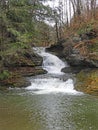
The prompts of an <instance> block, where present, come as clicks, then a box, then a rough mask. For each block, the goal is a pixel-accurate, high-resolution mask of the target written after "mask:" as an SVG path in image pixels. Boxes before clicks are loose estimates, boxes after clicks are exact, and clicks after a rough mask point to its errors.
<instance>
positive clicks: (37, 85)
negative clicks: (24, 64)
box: [26, 48, 79, 94]
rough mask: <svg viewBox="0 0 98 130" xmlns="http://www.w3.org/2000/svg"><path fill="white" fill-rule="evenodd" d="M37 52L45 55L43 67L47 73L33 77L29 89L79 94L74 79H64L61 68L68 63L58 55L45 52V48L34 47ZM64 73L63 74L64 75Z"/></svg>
mask: <svg viewBox="0 0 98 130" xmlns="http://www.w3.org/2000/svg"><path fill="white" fill-rule="evenodd" d="M34 50H35V52H36V53H38V54H39V55H41V56H42V57H43V69H45V70H47V72H48V73H47V74H46V75H38V76H35V77H33V78H32V79H31V86H29V87H27V88H26V89H27V90H31V91H32V92H33V93H35V94H46V93H60V92H63V93H68V94H79V92H77V91H76V90H74V83H73V80H72V79H70V78H69V79H68V80H67V81H64V79H63V78H64V73H63V72H61V69H62V68H64V67H67V66H68V65H67V63H64V62H63V61H61V60H60V59H59V58H58V57H57V56H55V55H53V54H50V53H48V52H45V48H34ZM62 75H63V76H62Z"/></svg>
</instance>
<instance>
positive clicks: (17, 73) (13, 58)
mask: <svg viewBox="0 0 98 130" xmlns="http://www.w3.org/2000/svg"><path fill="white" fill-rule="evenodd" d="M42 61H43V59H42V57H40V56H39V55H37V54H35V53H34V52H33V50H32V49H24V50H21V51H16V52H14V53H13V54H12V53H11V54H10V53H7V54H5V55H4V56H3V57H2V58H1V60H0V63H1V67H0V87H1V88H3V89H4V88H7V87H26V86H28V85H30V82H29V81H28V80H27V78H26V77H28V76H33V75H37V74H42V73H46V71H45V70H43V69H42V67H41V66H42Z"/></svg>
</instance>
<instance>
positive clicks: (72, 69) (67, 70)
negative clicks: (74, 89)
mask: <svg viewBox="0 0 98 130" xmlns="http://www.w3.org/2000/svg"><path fill="white" fill-rule="evenodd" d="M82 69H84V68H83V67H79V66H77V67H65V68H63V69H62V72H64V73H72V74H77V73H79V72H80V71H81V70H82Z"/></svg>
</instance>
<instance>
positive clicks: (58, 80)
mask: <svg viewBox="0 0 98 130" xmlns="http://www.w3.org/2000/svg"><path fill="white" fill-rule="evenodd" d="M35 51H37V53H38V54H40V55H41V56H42V57H43V68H44V69H46V70H47V71H48V73H47V74H45V75H39V76H35V77H31V79H30V81H31V86H28V87H27V88H23V89H9V90H7V91H5V92H4V91H3V92H0V130H98V98H96V97H93V96H90V95H85V94H83V93H81V92H77V91H76V90H75V89H74V81H73V78H72V76H70V75H69V74H64V73H62V72H61V69H62V68H63V67H67V64H66V63H64V62H63V61H61V60H60V59H59V58H57V57H56V56H54V55H52V54H49V53H46V52H45V51H44V49H43V48H42V49H39V48H37V49H36V48H35Z"/></svg>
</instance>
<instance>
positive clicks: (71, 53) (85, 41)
mask: <svg viewBox="0 0 98 130" xmlns="http://www.w3.org/2000/svg"><path fill="white" fill-rule="evenodd" d="M47 51H51V52H55V54H56V55H58V56H59V57H61V58H62V57H63V58H65V59H66V60H67V61H68V63H69V64H70V65H71V66H74V67H77V66H81V67H98V30H97V29H96V30H91V31H90V32H89V33H87V34H86V33H85V34H82V35H73V36H71V37H69V38H66V39H65V40H63V42H61V43H60V44H59V43H58V44H56V45H52V46H51V47H50V48H47Z"/></svg>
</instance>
